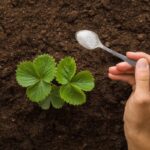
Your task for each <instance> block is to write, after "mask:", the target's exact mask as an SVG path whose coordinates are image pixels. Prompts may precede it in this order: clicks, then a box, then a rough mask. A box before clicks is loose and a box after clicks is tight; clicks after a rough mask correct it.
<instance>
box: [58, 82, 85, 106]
mask: <svg viewBox="0 0 150 150" xmlns="http://www.w3.org/2000/svg"><path fill="white" fill-rule="evenodd" d="M60 96H61V98H62V99H63V100H64V101H65V102H67V103H69V104H72V105H81V104H83V103H85V102H86V95H85V94H84V92H83V91H81V90H80V89H78V88H77V87H75V86H72V85H70V84H67V85H63V86H62V87H61V88H60Z"/></svg>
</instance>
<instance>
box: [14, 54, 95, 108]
mask: <svg viewBox="0 0 150 150" xmlns="http://www.w3.org/2000/svg"><path fill="white" fill-rule="evenodd" d="M16 80H17V82H18V84H19V85H20V86H22V87H25V88H26V94H27V97H28V98H29V100H30V101H32V102H35V103H37V104H38V105H39V106H40V107H41V108H42V109H49V107H50V106H53V107H54V108H56V109H59V108H61V107H62V106H63V105H64V104H65V103H68V104H71V105H82V104H84V103H85V102H86V94H85V92H87V91H91V90H92V89H93V88H94V78H93V76H92V74H91V72H90V71H81V72H79V73H76V63H75V60H74V58H72V57H65V58H64V59H62V60H61V61H60V62H59V63H58V64H57V65H56V62H55V59H54V58H53V57H52V56H49V55H48V54H44V55H40V56H37V57H36V58H35V59H34V60H33V61H24V62H21V63H20V64H19V65H18V66H17V70H16Z"/></svg>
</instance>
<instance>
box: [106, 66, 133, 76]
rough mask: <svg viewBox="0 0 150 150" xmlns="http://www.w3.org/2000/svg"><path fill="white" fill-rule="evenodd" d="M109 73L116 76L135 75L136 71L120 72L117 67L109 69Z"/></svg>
mask: <svg viewBox="0 0 150 150" xmlns="http://www.w3.org/2000/svg"><path fill="white" fill-rule="evenodd" d="M108 71H109V73H111V74H114V75H119V74H133V73H134V71H132V70H131V71H130V70H129V71H128V70H119V69H118V68H117V66H113V67H109V70H108Z"/></svg>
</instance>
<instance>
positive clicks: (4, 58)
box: [0, 0, 150, 150]
mask: <svg viewBox="0 0 150 150" xmlns="http://www.w3.org/2000/svg"><path fill="white" fill-rule="evenodd" d="M81 29H91V30H93V31H96V32H97V33H98V34H99V35H100V37H101V40H102V41H103V43H105V44H106V45H107V46H109V47H111V48H113V49H115V50H116V51H118V52H120V53H122V54H125V53H126V51H128V50H132V51H145V52H147V53H149V48H150V42H149V41H150V2H149V0H114V1H111V0H0V91H1V92H0V150H110V149H111V150H127V146H126V141H125V137H124V133H123V121H122V120H123V119H122V118H123V112H124V105H125V102H126V99H127V98H128V96H129V95H130V92H131V89H130V87H129V86H128V85H126V84H124V83H121V82H114V81H111V80H109V79H108V77H107V70H108V67H109V66H112V65H114V64H116V63H118V62H119V61H120V60H118V59H116V58H115V57H113V56H111V55H110V54H108V53H106V52H104V51H102V50H94V51H92V52H91V51H87V50H86V49H84V48H82V47H81V46H79V45H78V43H77V41H76V40H75V32H76V31H78V30H81ZM43 53H48V54H51V55H53V56H54V57H55V58H56V60H57V61H59V60H60V59H61V58H63V57H64V56H67V55H70V56H73V57H74V58H75V59H76V62H77V64H78V70H84V69H89V70H90V71H91V72H92V73H93V75H94V76H95V79H96V87H95V89H94V90H93V91H92V92H89V93H87V103H86V104H85V105H83V106H79V107H73V106H69V105H65V106H64V107H63V108H62V109H60V110H55V109H53V108H51V109H50V110H48V111H43V110H41V109H40V108H39V107H38V106H37V105H36V104H33V103H31V102H29V101H28V99H27V98H26V95H25V89H24V88H22V87H20V86H19V85H18V84H17V83H16V80H15V69H16V65H17V64H18V63H19V62H20V61H22V60H30V59H32V58H34V57H35V56H36V55H39V54H43Z"/></svg>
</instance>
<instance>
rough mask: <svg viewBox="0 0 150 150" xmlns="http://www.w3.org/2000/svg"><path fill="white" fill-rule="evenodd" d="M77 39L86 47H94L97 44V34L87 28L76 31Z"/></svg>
mask: <svg viewBox="0 0 150 150" xmlns="http://www.w3.org/2000/svg"><path fill="white" fill-rule="evenodd" d="M76 39H77V41H78V42H79V43H80V44H81V45H82V46H83V47H85V48H87V49H91V50H92V49H95V48H97V46H98V44H99V38H98V36H97V34H95V33H94V32H92V31H89V30H82V31H79V32H77V33H76Z"/></svg>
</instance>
